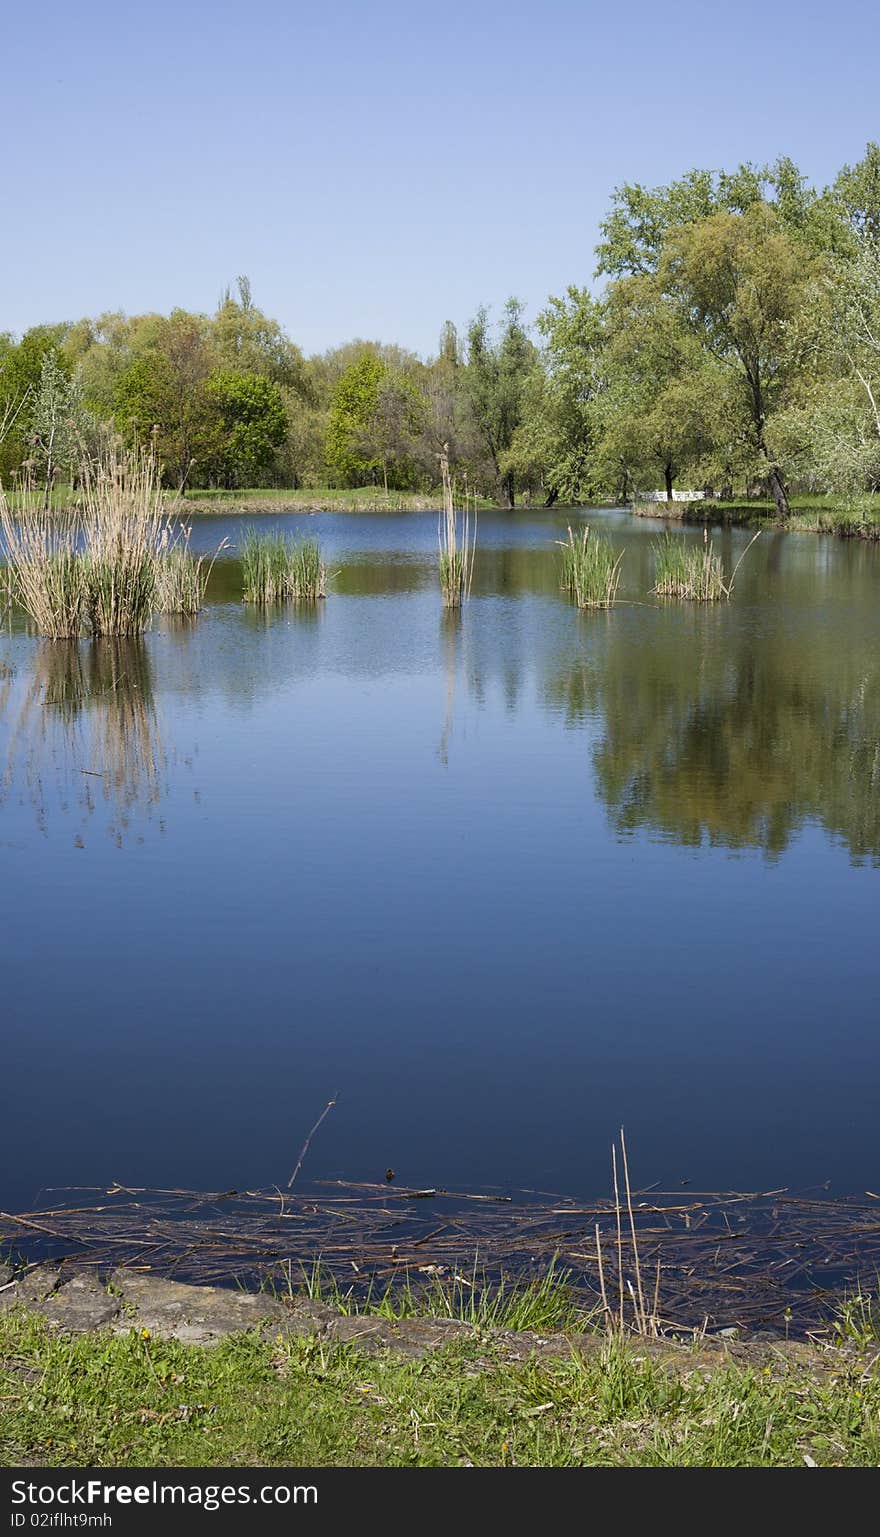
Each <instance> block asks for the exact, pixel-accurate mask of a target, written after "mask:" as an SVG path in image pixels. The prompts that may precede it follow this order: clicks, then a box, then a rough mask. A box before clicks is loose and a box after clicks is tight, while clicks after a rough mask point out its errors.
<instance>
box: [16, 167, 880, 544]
mask: <svg viewBox="0 0 880 1537" xmlns="http://www.w3.org/2000/svg"><path fill="white" fill-rule="evenodd" d="M596 255H597V265H596V272H595V279H596V281H595V282H594V283H593V284H592V285H584V286H581V287H577V286H572V287H570V288H569V289H568V291H567V292H566V293H565V294H564V295H562V296H558V297H551V298H550V299H549V300H548V302H547V305H546V307H545V308H544V310H543V311H542V312H541V313H540V314H539V316H538V318H537V322H536V324H535V325H534V327H531V326H529V325H528V324H527V323H526V319H525V316H524V312H523V308H522V306H521V304H520V303H519V302H518V301H517V300H516V299H513V298H512V299H509V300H508V301H507V303H506V305H505V306H504V307H503V309H502V311H501V314H500V316H499V317H498V319H497V320H496V321H494V322H493V320H492V318H491V316H490V313H489V311H488V309H486V308H482V309H480V310H479V311H478V312H477V314H476V315H475V316H474V317H473V319H472V320H471V321H470V323H469V325H467V326H466V327H465V328H464V330H463V331H462V332H459V331H458V330H457V329H456V327H455V326H454V325H453V324H452V323H451V322H447V323H446V325H445V326H444V327H443V330H442V333H441V336H440V339H439V344H438V348H437V351H436V354H435V355H434V356H432V357H430V358H428V359H423V358H420V357H418V356H417V355H416V354H415V353H413V352H411V351H408V350H407V349H406V348H403V347H399V346H395V345H393V344H388V343H382V342H374V341H360V340H357V341H352V342H350V343H347V344H346V345H344V346H342V347H336V348H332V349H330V350H328V351H327V352H324V353H322V354H319V355H316V356H313V357H305V356H304V355H303V353H302V351H301V350H300V348H299V347H297V345H296V344H295V342H293V341H292V340H291V339H290V337H288V336H287V335H286V334H285V332H284V330H283V328H282V327H281V326H280V325H279V324H278V322H277V321H275V320H273V319H271V318H270V317H268V316H267V315H265V314H264V313H263V311H262V310H261V309H260V308H259V307H258V306H257V305H256V303H255V302H254V298H253V295H252V293H251V289H250V285H249V283H248V281H247V279H246V278H239V280H238V283H237V286H236V288H235V290H234V291H232V290H230V291H227V292H226V293H225V294H224V295H223V296H222V298H221V300H220V302H219V304H218V306H217V309H216V311H215V312H214V313H213V314H211V315H197V314H191V313H189V312H188V311H185V310H182V309H177V310H173V311H172V313H171V314H170V315H167V316H163V315H156V314H148V315H137V316H127V315H124V314H119V313H110V314H105V315H101V316H99V317H98V318H96V319H84V320H79V321H75V322H64V323H59V324H54V325H39V326H35V327H33V328H32V329H31V330H29V331H27V332H26V333H25V334H24V335H23V336H22V337H20V338H18V339H17V338H15V337H14V336H12V335H10V334H8V333H7V334H2V335H0V440H2V441H0V475H2V476H3V477H4V478H8V477H10V476H12V475H15V474H17V473H20V472H24V473H25V474H28V475H30V476H31V477H32V478H34V479H35V480H38V481H39V482H40V483H42V484H44V485H45V486H46V488H47V495H48V492H49V491H50V490H51V487H52V485H53V484H54V483H55V482H58V481H64V480H66V479H69V478H70V476H71V475H72V473H74V467H75V465H76V463H77V461H78V459H79V458H81V457H82V455H83V453H88V452H90V451H91V450H92V448H93V447H95V446H96V445H98V444H100V441H101V440H102V439H103V438H105V437H106V436H107V435H108V434H114V435H117V436H121V437H122V438H123V439H124V440H125V441H127V442H135V441H137V442H141V443H144V442H152V443H153V445H154V446H155V450H156V453H157V455H158V457H159V458H160V460H161V463H162V465H163V467H164V475H165V478H166V480H167V482H168V484H169V485H172V486H175V487H177V488H178V489H181V490H184V489H187V488H199V487H214V486H217V487H230V488H235V487H246V486H279V487H285V486H286V487H301V486H314V487H324V486H335V487H352V488H354V487H364V486H375V487H381V488H383V489H384V490H388V491H428V490H431V489H433V488H434V487H436V485H437V482H438V479H439V474H438V466H439V463H440V459H441V456H442V455H448V461H449V464H450V466H451V468H452V470H453V472H454V474H455V476H456V480H457V483H458V485H459V487H460V488H466V489H467V490H469V491H472V492H474V493H476V494H479V495H482V496H487V497H491V498H494V499H496V500H497V501H498V502H500V503H501V504H502V505H504V506H513V505H514V503H515V501H516V500H517V498H522V497H526V498H528V499H530V500H535V499H540V500H542V501H544V502H547V503H552V502H554V501H556V500H560V501H565V502H569V501H574V502H577V501H588V500H592V499H595V498H600V497H612V498H621V499H627V498H629V497H630V496H631V495H632V494H633V493H635V492H638V491H639V490H644V489H653V488H654V487H655V486H662V487H663V488H665V491H666V495H667V497H670V498H671V496H672V492H673V489H674V488H676V487H679V488H692V489H704V490H708V491H710V492H712V493H714V494H716V495H719V496H721V497H724V498H731V497H733V496H740V495H748V494H753V493H764V494H770V495H772V497H773V499H774V501H775V504H776V507H777V511H778V514H779V516H780V517H781V518H785V517H786V516H787V515H788V510H789V496H790V494H791V492H792V490H801V491H823V492H824V491H836V492H841V493H846V494H858V493H860V492H865V491H873V490H876V489H877V488H878V487H880V146H878V145H877V144H869V145H868V146H867V149H866V152H865V155H864V157H863V158H862V159H861V160H860V161H859V162H858V163H856V164H855V165H852V166H849V165H847V166H844V167H843V169H842V170H841V171H840V173H839V174H838V176H837V177H836V178H835V180H834V182H833V183H832V185H831V186H829V187H826V188H822V189H816V188H814V187H811V186H810V185H809V184H808V182H807V180H806V178H805V177H804V176H803V175H802V173H801V172H800V171H799V169H798V168H797V166H796V165H795V164H794V163H793V162H792V161H791V160H790V159H786V158H782V159H779V160H777V161H776V162H774V163H773V164H771V165H767V166H764V167H756V166H753V165H741V166H739V167H738V168H737V169H736V170H734V171H732V172H719V171H708V170H692V171H689V172H688V173H687V174H686V175H684V176H682V177H681V178H680V179H679V180H677V181H674V182H672V183H670V184H669V185H668V186H663V187H654V188H649V187H644V186H641V185H639V184H629V183H627V184H624V185H623V186H621V187H619V188H618V189H617V190H616V191H615V192H614V194H613V197H612V200H611V206H610V209H609V212H608V214H607V217H606V218H605V220H604V221H603V223H602V226H601V239H600V242H599V245H598V247H597V253H596Z"/></svg>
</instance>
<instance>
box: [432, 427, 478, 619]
mask: <svg viewBox="0 0 880 1537" xmlns="http://www.w3.org/2000/svg"><path fill="white" fill-rule="evenodd" d="M440 475H441V479H442V482H443V507H442V509H441V512H440V518H439V522H438V525H437V542H438V544H439V547H440V591H441V592H442V594H443V602H444V604H445V606H446V607H447V608H461V606H462V604H463V603H464V602H465V600H466V599H467V598H468V597H470V591H471V584H472V582H473V576H474V556H475V554H476V548H477V527H476V507H475V509H474V522H473V525H472V524H471V520H470V509H469V507H468V504H467V501H466V502H465V508H464V511H463V513H461V514H459V513H458V511H457V510H456V506H455V482H454V481H453V479H452V476H451V475H450V473H449V456H448V451H447V449H446V448H445V447H444V451H443V453H442V454H441V455H440Z"/></svg>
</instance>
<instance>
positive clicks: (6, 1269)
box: [0, 1265, 12, 1286]
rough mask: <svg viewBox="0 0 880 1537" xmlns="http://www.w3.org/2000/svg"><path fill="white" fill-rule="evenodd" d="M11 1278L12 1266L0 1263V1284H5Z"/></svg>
mask: <svg viewBox="0 0 880 1537" xmlns="http://www.w3.org/2000/svg"><path fill="white" fill-rule="evenodd" d="M11 1280H12V1266H11V1265H0V1286H7V1285H8V1284H9V1282H10V1281H11Z"/></svg>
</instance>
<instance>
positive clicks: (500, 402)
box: [464, 299, 535, 507]
mask: <svg viewBox="0 0 880 1537" xmlns="http://www.w3.org/2000/svg"><path fill="white" fill-rule="evenodd" d="M534 362H535V348H534V345H533V343H532V342H531V341H530V340H529V337H528V334H527V332H526V329H525V326H524V324H523V310H522V305H521V304H520V303H519V301H518V300H517V299H508V301H507V303H506V305H505V307H504V319H503V321H502V323H501V327H500V331H499V334H498V335H497V336H493V334H492V331H491V327H490V324H489V313H488V310H486V309H485V308H484V309H480V310H478V312H477V314H476V316H475V317H474V319H473V320H472V321H471V324H470V327H469V329H468V361H467V368H466V370H465V376H464V388H465V391H466V394H467V397H468V401H469V403H470V407H471V410H472V412H473V416H474V421H475V423H476V425H477V430H478V432H479V434H480V436H481V437H482V439H483V442H484V444H485V447H486V449H487V451H488V454H489V459H490V462H491V465H492V468H493V470H494V474H495V479H496V482H497V488H498V494H499V497H500V500H501V501H502V503H503V504H504V505H505V506H506V507H512V506H513V504H514V498H515V493H516V476H515V472H514V469H513V467H512V465H511V464H510V463H508V462H505V455H506V454H507V453H508V451H509V449H510V448H511V446H512V444H513V440H514V435H515V433H516V430H517V428H518V427H519V425H520V422H521V420H522V416H523V400H524V392H525V386H526V380H527V378H528V375H529V373H530V371H531V368H532V366H533V364H534Z"/></svg>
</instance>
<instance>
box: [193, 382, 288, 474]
mask: <svg viewBox="0 0 880 1537" xmlns="http://www.w3.org/2000/svg"><path fill="white" fill-rule="evenodd" d="M206 392H207V396H208V400H209V410H208V411H207V412H206V415H207V417H208V422H209V427H208V431H209V432H212V433H213V438H214V445H213V451H212V455H211V464H212V469H213V472H214V477H215V478H216V479H217V480H219V481H220V482H221V483H222V484H223V485H226V486H235V485H245V486H247V485H253V484H254V483H257V482H258V481H259V477H260V476H261V475H263V474H264V473H265V471H266V470H268V469H269V468H270V467H271V465H272V463H273V461H274V458H275V454H276V452H277V450H278V449H279V448H280V447H281V445H282V444H283V443H284V440H285V437H286V435H287V412H286V410H285V405H284V396H283V394H282V392H281V389H280V387H279V386H278V385H277V384H275V383H273V381H272V380H271V379H267V378H266V377H265V376H264V375H262V374H255V373H238V372H236V371H234V370H233V369H223V370H219V371H218V372H217V373H214V374H211V376H210V378H209V379H208V382H207V386H206Z"/></svg>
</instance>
